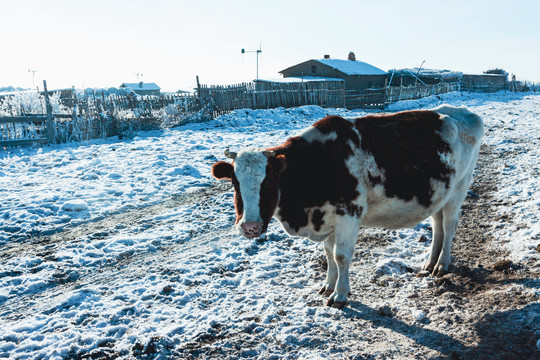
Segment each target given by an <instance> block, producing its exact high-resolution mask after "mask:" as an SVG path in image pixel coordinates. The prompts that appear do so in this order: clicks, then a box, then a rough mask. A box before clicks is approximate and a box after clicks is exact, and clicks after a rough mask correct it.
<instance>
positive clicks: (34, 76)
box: [28, 68, 38, 88]
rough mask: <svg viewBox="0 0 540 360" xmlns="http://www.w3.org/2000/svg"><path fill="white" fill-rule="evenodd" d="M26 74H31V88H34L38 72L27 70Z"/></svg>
mask: <svg viewBox="0 0 540 360" xmlns="http://www.w3.org/2000/svg"><path fill="white" fill-rule="evenodd" d="M28 72H29V73H32V88H34V86H36V82H35V80H36V73H37V72H38V70H35V69H30V68H28Z"/></svg>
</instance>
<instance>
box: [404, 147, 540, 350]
mask: <svg viewBox="0 0 540 360" xmlns="http://www.w3.org/2000/svg"><path fill="white" fill-rule="evenodd" d="M506 161H508V160H506ZM503 166H504V162H503V159H499V158H497V156H496V155H495V153H494V152H493V149H492V148H491V147H490V146H488V145H483V146H482V148H481V153H480V157H479V160H478V165H477V170H476V173H475V178H474V182H473V184H472V186H471V191H470V192H469V196H468V197H467V199H466V201H465V203H464V205H463V207H462V216H461V219H460V225H459V227H458V232H457V234H456V237H455V240H454V243H453V245H452V255H453V265H452V267H451V269H450V270H451V272H450V273H449V274H447V275H445V276H443V277H442V278H438V279H435V285H436V286H434V287H432V288H430V289H428V290H425V291H423V292H421V293H419V294H418V297H417V298H415V299H413V300H414V302H415V304H416V305H417V306H418V307H419V308H423V309H426V311H427V313H428V314H429V319H430V321H431V322H433V323H437V322H440V323H441V324H445V323H446V324H448V325H451V326H452V327H453V331H452V341H450V342H449V343H448V344H447V345H442V346H441V349H442V350H443V351H441V353H442V354H444V355H446V356H449V357H450V358H451V359H537V358H538V355H539V351H538V349H537V347H536V341H537V338H538V334H539V333H540V303H539V298H538V296H536V295H534V289H539V288H540V271H539V270H540V266H539V265H540V264H538V262H536V263H534V262H531V263H529V264H516V263H513V262H512V261H510V260H509V259H508V250H506V249H504V247H503V244H502V243H501V241H500V240H499V239H496V238H494V237H493V236H491V235H490V231H489V230H492V229H494V228H495V227H501V226H505V224H508V223H511V222H512V215H511V214H504V213H503V214H501V212H500V211H499V209H498V207H499V206H502V205H504V204H505V203H504V201H505V200H501V199H497V198H495V196H494V194H495V192H496V191H497V187H498V184H499V181H498V179H499V177H500V176H501V174H500V170H499V169H501V168H502V167H503ZM531 290H532V291H531ZM536 294H538V292H536ZM438 340H443V339H438ZM434 341H436V339H434Z"/></svg>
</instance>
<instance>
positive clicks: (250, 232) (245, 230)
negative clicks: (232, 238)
mask: <svg viewBox="0 0 540 360" xmlns="http://www.w3.org/2000/svg"><path fill="white" fill-rule="evenodd" d="M262 227H263V224H262V223H260V222H245V223H242V224H240V231H241V233H242V235H244V236H245V237H247V238H254V237H258V236H261V233H262Z"/></svg>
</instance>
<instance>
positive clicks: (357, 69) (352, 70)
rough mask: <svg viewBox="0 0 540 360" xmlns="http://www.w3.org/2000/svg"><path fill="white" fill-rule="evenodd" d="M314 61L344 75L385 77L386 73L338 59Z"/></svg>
mask: <svg viewBox="0 0 540 360" xmlns="http://www.w3.org/2000/svg"><path fill="white" fill-rule="evenodd" d="M315 61H318V62H320V63H321V64H324V65H327V66H329V67H331V68H334V69H336V70H338V71H341V72H342V73H344V74H346V75H386V71H384V70H381V69H379V68H377V67H375V66H373V65H370V64H368V63H365V62H363V61H353V60H340V59H317V60H315Z"/></svg>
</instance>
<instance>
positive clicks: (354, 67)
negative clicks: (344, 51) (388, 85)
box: [280, 52, 387, 90]
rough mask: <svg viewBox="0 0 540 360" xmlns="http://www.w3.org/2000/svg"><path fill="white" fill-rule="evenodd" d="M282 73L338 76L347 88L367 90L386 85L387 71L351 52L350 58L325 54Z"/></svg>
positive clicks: (306, 75)
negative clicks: (357, 58)
mask: <svg viewBox="0 0 540 360" xmlns="http://www.w3.org/2000/svg"><path fill="white" fill-rule="evenodd" d="M280 74H282V75H283V77H284V78H289V77H297V78H304V77H319V78H321V77H322V78H338V79H343V80H344V81H345V88H346V89H347V90H365V89H370V88H382V87H384V86H385V81H386V75H387V72H386V71H384V70H381V69H379V68H377V67H375V66H373V65H370V64H368V63H365V62H363V61H356V57H355V55H354V53H352V52H351V53H350V54H349V59H348V60H340V59H330V56H328V55H325V56H324V59H314V60H308V61H304V62H302V63H300V64H297V65H294V66H291V67H289V68H287V69H285V70H281V71H280Z"/></svg>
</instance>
